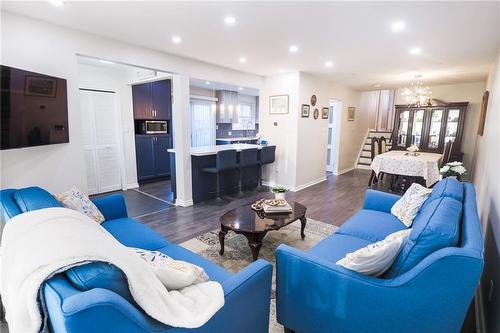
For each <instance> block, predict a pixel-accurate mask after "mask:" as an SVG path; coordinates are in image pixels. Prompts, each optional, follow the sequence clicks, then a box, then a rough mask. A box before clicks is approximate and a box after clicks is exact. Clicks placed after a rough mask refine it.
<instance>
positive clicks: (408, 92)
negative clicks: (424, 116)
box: [401, 81, 432, 107]
mask: <svg viewBox="0 0 500 333" xmlns="http://www.w3.org/2000/svg"><path fill="white" fill-rule="evenodd" d="M431 94H432V91H431V89H430V88H429V87H427V86H424V85H423V84H422V82H421V81H415V82H413V83H412V84H411V85H410V86H409V87H407V88H403V90H402V91H401V96H403V98H404V99H405V100H406V102H407V103H408V105H409V106H417V107H419V106H424V105H429V104H430V101H431V99H430V97H429V95H431Z"/></svg>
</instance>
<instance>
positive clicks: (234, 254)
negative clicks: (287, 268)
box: [180, 219, 338, 333]
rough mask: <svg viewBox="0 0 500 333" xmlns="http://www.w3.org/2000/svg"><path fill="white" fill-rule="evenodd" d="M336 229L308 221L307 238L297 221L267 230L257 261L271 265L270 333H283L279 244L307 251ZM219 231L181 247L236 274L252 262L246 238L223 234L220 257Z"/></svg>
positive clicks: (191, 240) (325, 224) (332, 226)
mask: <svg viewBox="0 0 500 333" xmlns="http://www.w3.org/2000/svg"><path fill="white" fill-rule="evenodd" d="M337 228H338V227H336V226H334V225H331V224H327V223H323V222H319V221H315V220H312V219H307V224H306V229H305V234H306V238H305V239H304V240H302V239H301V238H300V221H297V222H294V223H292V224H290V225H288V226H286V227H284V228H282V229H280V230H277V231H270V232H269V233H268V234H267V235H266V237H265V238H264V241H263V244H262V248H261V250H260V253H259V258H260V259H265V260H267V261H269V262H270V263H272V264H273V267H274V268H273V285H272V288H271V314H270V318H269V333H282V332H283V326H281V325H280V324H278V323H277V322H276V284H275V283H276V279H275V273H276V260H275V257H274V252H275V250H276V248H277V247H278V246H279V245H280V244H287V245H290V246H293V247H295V248H297V249H300V250H304V251H307V250H308V249H310V248H311V247H313V246H314V245H316V244H317V243H318V242H319V241H321V240H322V239H324V238H326V237H328V236H329V235H331V234H332V233H333V232H335V230H336V229H337ZM218 235H219V229H216V230H213V231H210V232H207V233H206V234H203V235H200V236H198V237H196V238H193V239H190V240H188V241H186V242H184V243H182V244H180V245H181V246H183V247H185V248H187V249H189V250H191V251H193V252H195V253H197V254H199V255H201V256H203V257H204V258H206V259H208V260H210V261H212V262H214V263H216V264H217V265H219V266H222V267H224V268H225V269H226V270H228V271H230V272H233V273H237V272H239V271H240V270H242V269H243V268H245V267H246V266H248V265H249V264H250V263H251V262H252V253H251V252H250V248H249V247H248V243H247V240H246V238H245V236H242V235H237V234H235V233H234V232H232V231H229V232H228V234H227V235H226V240H225V247H224V255H223V256H221V255H219V250H220V245H219V236H218Z"/></svg>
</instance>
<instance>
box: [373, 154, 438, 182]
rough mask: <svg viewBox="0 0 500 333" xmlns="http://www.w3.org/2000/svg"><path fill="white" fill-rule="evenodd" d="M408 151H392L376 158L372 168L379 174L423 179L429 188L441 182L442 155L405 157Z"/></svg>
mask: <svg viewBox="0 0 500 333" xmlns="http://www.w3.org/2000/svg"><path fill="white" fill-rule="evenodd" d="M406 153H407V151H402V150H391V151H389V152H387V153H384V154H380V155H377V156H375V158H374V159H373V161H372V164H371V168H372V170H373V171H375V173H376V174H377V175H378V174H379V172H385V173H391V174H395V175H404V176H414V177H422V178H424V179H425V183H426V185H427V187H429V186H431V185H432V184H434V183H435V182H437V181H439V179H440V174H439V162H440V160H441V157H442V155H441V154H433V153H419V155H418V156H409V155H405V154H406Z"/></svg>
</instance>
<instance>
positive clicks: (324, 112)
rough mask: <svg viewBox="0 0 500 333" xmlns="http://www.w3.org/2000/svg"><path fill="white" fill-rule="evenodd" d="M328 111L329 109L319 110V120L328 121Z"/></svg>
mask: <svg viewBox="0 0 500 333" xmlns="http://www.w3.org/2000/svg"><path fill="white" fill-rule="evenodd" d="M329 111H330V109H328V108H326V107H324V108H322V109H321V118H322V119H328V112H329Z"/></svg>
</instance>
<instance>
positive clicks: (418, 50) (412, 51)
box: [410, 46, 422, 55]
mask: <svg viewBox="0 0 500 333" xmlns="http://www.w3.org/2000/svg"><path fill="white" fill-rule="evenodd" d="M420 53H422V49H421V48H420V47H417V46H415V47H412V48H411V49H410V54H413V55H416V54H420Z"/></svg>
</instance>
